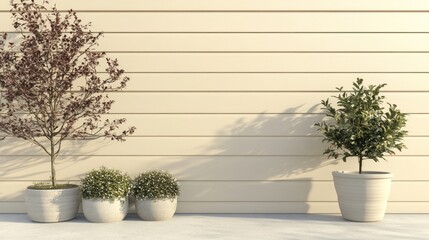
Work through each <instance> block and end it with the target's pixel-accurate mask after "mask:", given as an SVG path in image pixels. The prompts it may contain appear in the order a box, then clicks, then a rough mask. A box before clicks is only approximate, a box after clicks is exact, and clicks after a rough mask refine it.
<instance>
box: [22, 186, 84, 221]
mask: <svg viewBox="0 0 429 240" xmlns="http://www.w3.org/2000/svg"><path fill="white" fill-rule="evenodd" d="M25 203H26V207H27V213H28V217H29V218H30V219H31V220H33V221H35V222H63V221H68V220H70V219H73V218H75V217H76V214H77V210H78V209H79V203H80V190H79V187H77V186H76V187H75V188H68V189H46V190H45V189H44V190H38V189H27V190H26V192H25Z"/></svg>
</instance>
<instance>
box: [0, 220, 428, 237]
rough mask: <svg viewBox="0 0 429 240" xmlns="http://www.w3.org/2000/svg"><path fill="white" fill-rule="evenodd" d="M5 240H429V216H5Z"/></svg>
mask: <svg viewBox="0 0 429 240" xmlns="http://www.w3.org/2000/svg"><path fill="white" fill-rule="evenodd" d="M0 239H1V240H20V239H27V240H39V239H40V240H50V239H56V240H58V239H60V240H68V239H79V240H82V239H85V240H91V239H97V240H110V239H112V240H119V239H150V240H152V239H154V240H155V239H156V240H163V239H171V240H180V239H184V240H194V239H195V240H205V239H231V240H241V239H243V240H244V239H246V240H249V239H258V240H277V239H282V240H283V239H305V240H310V239H318V240H324V239H342V240H344V239H368V240H369V239H371V240H372V239H374V240H383V239H386V240H387V239H389V240H391V239H406V240H408V239H409V240H420V239H422V240H423V239H424V240H429V214H388V215H386V217H385V219H384V220H383V221H382V222H376V223H357V222H349V221H345V220H343V219H342V218H341V217H340V216H338V215H317V214H176V215H175V216H174V218H173V219H172V220H170V221H165V222H145V221H141V220H140V219H139V218H138V217H137V216H136V215H135V214H129V216H128V217H127V218H126V219H125V220H124V221H123V222H118V223H108V224H100V223H88V222H87V221H86V220H85V218H84V217H83V216H82V215H79V216H78V217H77V218H76V219H74V220H72V221H69V222H62V223H54V224H46V223H33V222H31V221H30V220H28V218H27V216H26V215H25V214H0Z"/></svg>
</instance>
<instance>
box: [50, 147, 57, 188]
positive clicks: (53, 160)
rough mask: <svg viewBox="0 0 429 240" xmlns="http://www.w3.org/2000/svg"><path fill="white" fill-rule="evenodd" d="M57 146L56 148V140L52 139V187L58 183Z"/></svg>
mask: <svg viewBox="0 0 429 240" xmlns="http://www.w3.org/2000/svg"><path fill="white" fill-rule="evenodd" d="M54 150H55V148H54V141H53V140H51V183H52V187H53V188H55V187H56V185H57V176H56V174H57V173H56V172H55V166H54V165H55V151H54Z"/></svg>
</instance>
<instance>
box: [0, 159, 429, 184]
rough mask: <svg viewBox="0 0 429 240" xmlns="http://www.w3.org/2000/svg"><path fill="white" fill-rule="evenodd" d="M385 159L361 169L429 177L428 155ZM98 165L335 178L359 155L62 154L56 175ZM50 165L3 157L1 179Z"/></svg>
mask: <svg viewBox="0 0 429 240" xmlns="http://www.w3.org/2000/svg"><path fill="white" fill-rule="evenodd" d="M386 160H387V161H383V160H380V162H378V163H375V162H374V161H372V160H368V161H365V163H364V166H363V169H364V170H369V169H370V170H374V171H390V172H393V173H394V179H395V180H408V181H410V180H415V181H417V180H426V181H427V180H429V175H428V174H427V170H426V169H425V168H422V167H421V166H424V165H425V164H427V162H428V157H427V156H387V157H386ZM100 166H106V167H112V168H116V169H120V170H121V171H124V172H128V173H129V174H130V175H131V176H136V175H137V174H139V173H141V172H143V171H146V170H148V169H165V170H168V171H170V172H171V173H172V174H173V175H174V176H175V177H177V178H178V179H179V180H206V181H209V180H210V181H211V180H252V181H254V180H260V181H262V180H297V179H302V178H311V179H312V180H332V171H356V170H357V168H358V164H357V161H356V160H355V159H349V160H348V161H347V162H346V163H344V162H343V161H341V160H332V159H331V160H328V159H326V158H325V157H322V156H159V157H155V156H86V157H85V156H81V157H65V156H64V157H61V156H60V158H59V159H58V160H57V163H56V169H57V174H58V175H57V177H58V179H59V180H78V179H80V178H81V177H83V176H84V175H85V173H86V172H88V171H90V170H91V169H94V168H98V167H100ZM243 166H246V167H245V168H243ZM404 169H407V170H406V171H405V170H404ZM49 170H50V165H49V159H48V157H47V156H2V157H0V181H1V180H8V181H12V180H26V181H44V180H47V179H48V178H49V176H50V173H49ZM237 172H240V174H237ZM410 172H412V173H413V174H410Z"/></svg>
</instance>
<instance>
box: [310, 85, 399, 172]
mask: <svg viewBox="0 0 429 240" xmlns="http://www.w3.org/2000/svg"><path fill="white" fill-rule="evenodd" d="M385 85H386V84H381V85H377V86H376V85H370V86H368V87H365V86H363V80H362V79H359V78H358V79H357V81H356V82H354V83H353V91H352V92H351V93H347V92H346V91H343V88H342V87H341V88H337V90H338V91H339V92H340V93H339V95H338V96H336V97H334V98H336V99H337V106H333V105H332V104H331V103H330V102H329V99H327V100H326V101H324V100H322V105H323V108H322V109H323V110H324V111H325V113H326V116H327V117H328V119H327V120H326V121H322V122H321V123H317V124H316V126H318V127H319V131H320V132H321V133H322V134H323V135H324V139H323V141H324V142H328V143H329V144H330V146H329V147H328V148H327V149H326V150H325V152H324V154H326V155H328V157H333V158H335V159H338V158H342V160H343V161H346V160H347V158H349V157H357V158H358V160H359V173H362V162H363V160H365V159H372V160H374V161H375V162H378V160H379V159H384V155H385V154H386V153H387V154H394V153H395V152H394V150H395V149H397V150H399V151H401V150H402V149H403V148H404V147H405V145H404V144H403V138H404V136H405V135H406V133H407V132H406V131H405V130H403V128H404V127H405V123H406V118H405V114H404V113H401V111H400V110H399V109H397V106H396V105H395V104H390V103H386V104H384V102H383V100H384V98H385V97H384V96H380V95H379V94H380V89H381V88H383V87H384V86H385ZM385 106H388V109H385Z"/></svg>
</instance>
